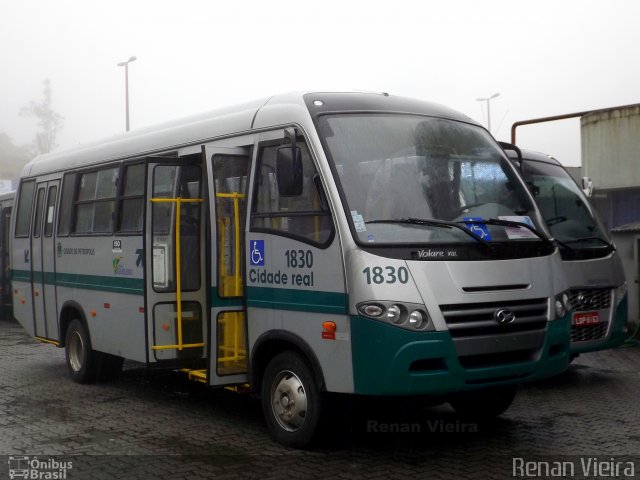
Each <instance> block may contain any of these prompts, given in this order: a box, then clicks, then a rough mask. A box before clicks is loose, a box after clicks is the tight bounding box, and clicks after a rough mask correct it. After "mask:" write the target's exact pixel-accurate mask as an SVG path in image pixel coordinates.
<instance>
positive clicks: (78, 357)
mask: <svg viewBox="0 0 640 480" xmlns="http://www.w3.org/2000/svg"><path fill="white" fill-rule="evenodd" d="M65 356H66V360H67V368H68V369H69V375H70V376H71V380H73V381H74V382H76V383H93V382H94V381H95V380H96V374H97V371H98V363H99V360H100V355H99V353H98V352H96V351H94V350H93V349H92V348H91V340H90V338H89V332H88V331H87V329H86V327H85V326H84V324H83V323H82V322H81V321H80V320H77V319H76V320H72V321H71V323H70V324H69V328H68V329H67V336H66V341H65Z"/></svg>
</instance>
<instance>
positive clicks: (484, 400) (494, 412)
mask: <svg viewBox="0 0 640 480" xmlns="http://www.w3.org/2000/svg"><path fill="white" fill-rule="evenodd" d="M515 396H516V387H515V386H513V385H509V386H505V387H496V388H488V389H486V390H477V391H473V392H463V393H459V394H458V395H456V396H455V397H453V398H451V399H450V400H449V403H450V404H451V406H452V407H453V409H454V410H455V411H456V413H457V414H458V415H460V416H461V417H463V418H468V419H471V420H489V419H491V418H495V417H497V416H499V415H501V414H503V413H504V412H506V411H507V409H508V408H509V407H510V406H511V404H512V403H513V399H514V398H515Z"/></svg>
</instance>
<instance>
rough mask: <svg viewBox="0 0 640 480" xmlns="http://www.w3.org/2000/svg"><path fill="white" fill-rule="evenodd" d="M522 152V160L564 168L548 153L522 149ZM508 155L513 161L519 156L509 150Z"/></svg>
mask: <svg viewBox="0 0 640 480" xmlns="http://www.w3.org/2000/svg"><path fill="white" fill-rule="evenodd" d="M520 151H521V152H522V160H525V161H527V160H533V161H535V162H544V163H550V164H551V165H558V166H561V167H562V164H561V163H560V162H559V161H558V160H557V159H556V158H555V157H552V156H551V155H547V154H546V153H541V152H536V151H534V150H527V149H525V148H521V149H520ZM507 155H509V158H511V159H512V160H515V159H516V158H517V154H516V152H515V151H514V150H507Z"/></svg>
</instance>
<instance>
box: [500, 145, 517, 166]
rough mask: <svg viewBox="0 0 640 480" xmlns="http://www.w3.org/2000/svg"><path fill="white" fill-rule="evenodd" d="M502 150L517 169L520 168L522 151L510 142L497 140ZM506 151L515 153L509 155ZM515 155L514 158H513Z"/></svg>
mask: <svg viewBox="0 0 640 480" xmlns="http://www.w3.org/2000/svg"><path fill="white" fill-rule="evenodd" d="M498 143H499V144H500V146H501V147H502V150H504V153H506V154H507V157H508V158H509V159H510V160H511V161H512V162H513V164H514V165H515V166H516V167H518V169H522V152H521V151H520V149H519V148H518V147H516V146H515V145H513V144H512V143H507V142H498ZM508 152H514V153H515V155H510V154H509V153H508ZM514 157H515V158H514Z"/></svg>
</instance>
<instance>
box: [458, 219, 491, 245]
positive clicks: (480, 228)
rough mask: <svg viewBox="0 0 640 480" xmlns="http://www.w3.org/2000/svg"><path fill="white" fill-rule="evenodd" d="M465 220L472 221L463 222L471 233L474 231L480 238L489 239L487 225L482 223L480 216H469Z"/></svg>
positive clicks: (488, 240)
mask: <svg viewBox="0 0 640 480" xmlns="http://www.w3.org/2000/svg"><path fill="white" fill-rule="evenodd" d="M464 221H465V222H474V223H465V226H466V227H467V230H469V231H470V232H472V233H475V234H476V235H477V236H479V237H480V238H481V239H482V240H486V241H487V242H490V241H491V234H490V233H489V229H488V228H487V226H486V225H485V224H484V223H482V218H475V217H469V218H465V219H464Z"/></svg>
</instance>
